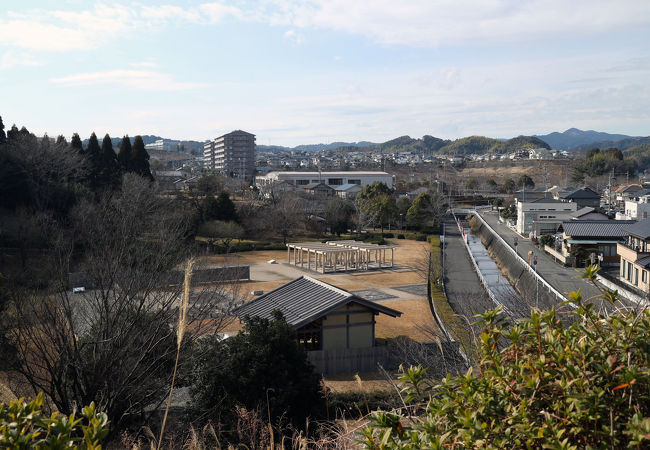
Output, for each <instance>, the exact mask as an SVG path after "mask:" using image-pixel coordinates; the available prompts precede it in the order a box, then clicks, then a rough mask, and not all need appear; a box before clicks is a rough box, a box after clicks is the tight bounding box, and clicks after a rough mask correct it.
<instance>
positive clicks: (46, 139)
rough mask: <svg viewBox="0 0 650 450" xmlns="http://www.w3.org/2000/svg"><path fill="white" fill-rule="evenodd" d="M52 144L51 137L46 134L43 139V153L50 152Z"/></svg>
mask: <svg viewBox="0 0 650 450" xmlns="http://www.w3.org/2000/svg"><path fill="white" fill-rule="evenodd" d="M50 144H51V142H50V137H49V136H48V135H47V133H45V134H44V135H43V137H42V138H41V151H43V152H45V151H48V150H49V149H50Z"/></svg>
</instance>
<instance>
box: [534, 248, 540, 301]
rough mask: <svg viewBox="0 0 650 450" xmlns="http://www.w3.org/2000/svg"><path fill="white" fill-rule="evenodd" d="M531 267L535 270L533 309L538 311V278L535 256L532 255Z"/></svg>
mask: <svg viewBox="0 0 650 450" xmlns="http://www.w3.org/2000/svg"><path fill="white" fill-rule="evenodd" d="M533 267H534V268H535V308H536V309H539V278H537V255H533Z"/></svg>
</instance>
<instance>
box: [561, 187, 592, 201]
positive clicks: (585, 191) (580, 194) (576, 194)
mask: <svg viewBox="0 0 650 450" xmlns="http://www.w3.org/2000/svg"><path fill="white" fill-rule="evenodd" d="M562 198H566V199H570V200H571V199H597V198H600V194H599V193H598V192H596V191H594V190H593V189H590V188H588V187H584V188H581V189H576V190H575V191H573V192H571V193H569V194H566V195H565V196H563V197H562Z"/></svg>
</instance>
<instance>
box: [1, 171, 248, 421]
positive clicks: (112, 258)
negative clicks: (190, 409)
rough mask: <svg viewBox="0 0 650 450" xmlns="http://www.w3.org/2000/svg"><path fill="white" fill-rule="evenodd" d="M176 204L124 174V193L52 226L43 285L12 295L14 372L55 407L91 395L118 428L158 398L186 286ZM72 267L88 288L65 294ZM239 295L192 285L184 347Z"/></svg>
mask: <svg viewBox="0 0 650 450" xmlns="http://www.w3.org/2000/svg"><path fill="white" fill-rule="evenodd" d="M172 201H173V200H170V199H167V198H165V197H162V196H158V195H157V193H156V191H155V187H154V186H153V185H152V184H150V183H149V182H148V181H147V180H144V179H142V178H140V177H138V176H135V175H125V177H124V182H123V186H122V191H121V193H113V194H110V193H107V194H106V195H105V196H104V197H103V198H102V199H101V200H100V201H99V202H97V203H93V202H88V201H86V202H81V203H80V204H79V205H78V206H76V207H75V209H74V210H73V211H72V212H71V214H70V217H71V221H70V223H69V224H67V227H65V228H63V227H59V228H57V229H56V235H55V236H56V238H55V242H54V245H53V248H52V251H51V253H50V258H47V260H44V264H45V263H47V262H49V263H51V273H50V278H49V280H50V283H49V284H48V285H47V287H46V288H41V289H30V290H26V289H20V288H15V289H13V290H12V292H11V293H10V296H11V298H12V299H13V302H12V305H13V307H12V309H11V315H12V321H13V323H14V324H15V326H14V328H13V329H11V330H10V334H11V337H12V340H13V343H14V345H16V347H17V351H18V352H17V353H18V362H17V368H16V369H17V371H18V372H19V373H20V374H22V375H23V376H24V377H25V379H26V380H27V381H28V382H29V384H30V385H31V386H32V388H33V389H34V390H35V391H44V392H45V393H46V394H47V395H48V396H49V398H50V399H51V401H52V402H53V403H54V404H55V405H56V407H57V409H58V410H59V411H61V412H63V413H70V412H72V411H73V410H74V409H75V408H77V407H79V406H81V405H85V404H88V403H89V402H91V401H95V403H97V404H98V405H99V407H101V408H102V409H104V410H105V411H106V412H107V413H108V414H109V417H110V419H111V421H112V422H113V424H114V425H115V427H116V428H119V427H120V426H121V425H123V424H124V423H125V422H128V421H132V420H139V419H142V418H143V416H144V414H145V411H146V410H147V409H148V408H147V407H148V406H151V405H154V406H155V405H157V404H160V403H161V402H162V401H164V397H165V395H166V392H167V389H168V387H169V383H170V380H171V373H172V370H171V368H172V367H173V361H174V354H175V347H176V337H175V330H174V327H173V324H174V323H175V322H176V317H177V308H178V304H179V299H180V296H181V290H182V274H181V276H180V279H179V277H178V276H175V275H174V274H175V269H176V268H177V267H178V266H179V264H180V263H182V261H183V260H184V259H185V258H186V257H188V256H189V255H188V254H187V251H186V244H185V242H184V241H183V237H184V235H185V231H186V228H187V223H186V219H185V217H184V216H183V215H182V214H174V213H173V212H172V211H174V208H171V204H170V202H172ZM80 249H81V254H79V252H80ZM72 271H81V272H83V273H84V274H85V278H86V282H85V284H86V287H87V288H88V289H87V290H86V291H85V292H82V293H71V290H70V289H69V287H72V286H68V274H69V272H72ZM236 301H237V295H236V292H233V291H232V290H230V289H228V286H226V285H225V284H218V283H217V284H216V287H212V288H206V289H195V290H194V291H193V292H192V295H191V298H190V305H189V308H190V315H191V317H192V318H193V319H194V322H193V323H192V324H190V326H189V331H190V333H189V334H186V341H185V344H184V345H185V346H190V345H192V341H193V340H194V339H196V338H197V337H198V336H199V335H200V334H201V333H204V332H216V331H218V330H219V329H220V328H221V326H222V325H223V323H224V320H226V317H227V316H228V315H229V314H228V313H229V310H230V307H231V306H232V305H233V304H234V303H235V302H236Z"/></svg>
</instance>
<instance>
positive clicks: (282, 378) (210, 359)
mask: <svg viewBox="0 0 650 450" xmlns="http://www.w3.org/2000/svg"><path fill="white" fill-rule="evenodd" d="M243 322H244V329H243V330H242V331H241V332H239V333H238V334H236V335H235V336H232V337H230V338H228V339H218V338H217V337H216V336H210V337H207V338H206V339H205V340H202V341H201V348H200V349H199V351H197V352H196V353H195V355H196V356H195V359H194V370H193V372H192V375H193V379H192V386H191V388H190V392H191V395H192V401H191V403H190V408H191V410H192V412H193V413H194V414H193V416H194V417H200V418H201V419H202V420H206V419H211V420H212V421H213V422H214V423H222V424H226V425H229V426H232V425H234V424H235V423H236V422H235V421H236V417H235V416H234V407H235V406H236V405H243V406H244V407H246V408H247V409H249V410H255V409H257V408H260V409H262V408H263V411H264V412H265V415H267V414H268V415H270V417H268V416H267V420H268V422H269V423H276V421H277V420H278V418H280V417H284V418H286V419H288V420H289V421H291V422H292V423H293V424H294V425H296V426H301V425H303V424H304V423H305V418H306V417H308V416H309V415H310V414H313V413H314V412H318V409H319V408H321V407H322V400H321V398H320V396H319V377H318V376H317V375H315V374H314V372H313V366H312V365H311V364H310V363H309V360H308V358H307V352H306V351H305V349H304V348H303V347H302V346H301V345H300V344H299V343H298V341H297V339H296V333H295V331H293V329H292V328H291V325H289V324H287V322H286V320H285V319H284V317H283V315H282V313H280V312H279V311H274V312H273V319H272V320H270V319H262V318H260V317H246V318H244V319H243ZM201 419H199V420H201ZM226 428H229V427H228V426H227V427H226Z"/></svg>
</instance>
